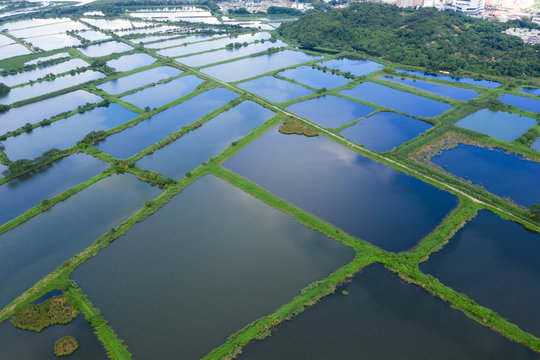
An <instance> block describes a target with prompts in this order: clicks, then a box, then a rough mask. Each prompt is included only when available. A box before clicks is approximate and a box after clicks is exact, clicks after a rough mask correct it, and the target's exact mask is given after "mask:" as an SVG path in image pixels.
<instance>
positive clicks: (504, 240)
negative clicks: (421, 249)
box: [420, 210, 540, 336]
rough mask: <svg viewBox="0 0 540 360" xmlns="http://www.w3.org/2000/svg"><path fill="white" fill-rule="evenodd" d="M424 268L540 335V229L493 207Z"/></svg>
mask: <svg viewBox="0 0 540 360" xmlns="http://www.w3.org/2000/svg"><path fill="white" fill-rule="evenodd" d="M420 269H421V270H422V271H423V272H425V273H428V274H431V275H433V276H435V277H437V278H438V279H439V280H440V281H441V282H442V283H443V284H445V285H447V286H450V287H451V288H453V289H455V290H456V291H459V292H461V293H465V294H467V295H468V296H469V297H471V298H472V299H473V300H475V301H476V302H477V303H479V304H480V305H482V306H485V307H488V308H490V309H493V310H494V311H496V312H498V313H499V314H500V315H501V316H503V317H504V318H506V319H508V320H509V321H510V322H512V323H514V324H516V325H518V326H519V327H520V328H521V329H523V330H525V331H528V332H530V333H532V334H534V335H536V336H540V313H539V312H538V299H539V298H540V281H538V279H539V278H540V234H539V233H534V232H532V231H529V230H527V229H525V228H524V227H523V226H521V225H519V224H517V223H514V222H512V221H509V220H504V219H502V218H500V217H499V216H497V215H495V214H493V213H492V212H489V211H487V210H481V211H480V212H479V213H478V215H477V216H476V218H474V219H473V220H471V221H470V222H469V223H468V224H466V225H465V227H464V228H462V229H461V230H460V231H459V232H458V233H457V234H456V235H455V236H454V237H453V238H452V239H451V240H450V242H449V243H448V244H447V245H445V247H444V248H443V249H442V250H440V251H439V252H436V253H434V254H432V255H431V256H430V258H429V260H428V261H427V262H425V263H423V264H421V265H420Z"/></svg>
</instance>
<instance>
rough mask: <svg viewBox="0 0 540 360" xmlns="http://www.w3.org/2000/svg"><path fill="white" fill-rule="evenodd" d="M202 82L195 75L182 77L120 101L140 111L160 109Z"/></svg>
mask: <svg viewBox="0 0 540 360" xmlns="http://www.w3.org/2000/svg"><path fill="white" fill-rule="evenodd" d="M202 82H203V80H202V79H200V78H198V77H196V76H195V75H188V76H183V77H181V78H178V79H174V80H171V81H169V82H167V83H164V84H157V85H155V86H151V87H148V88H146V89H143V90H141V91H138V92H136V93H133V94H130V95H127V96H124V97H123V98H122V100H124V101H127V102H128V103H131V104H134V105H137V106H138V107H140V108H141V109H144V108H145V107H146V106H149V107H150V108H151V109H153V108H158V107H161V106H163V105H165V104H168V103H170V102H171V101H173V100H176V99H179V98H181V97H182V96H184V95H187V94H189V93H190V92H192V91H193V90H195V88H196V87H197V86H199V85H200V84H201V83H202Z"/></svg>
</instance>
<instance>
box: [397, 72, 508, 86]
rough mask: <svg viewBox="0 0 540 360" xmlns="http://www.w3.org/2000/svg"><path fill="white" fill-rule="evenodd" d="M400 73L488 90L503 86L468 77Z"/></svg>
mask: <svg viewBox="0 0 540 360" xmlns="http://www.w3.org/2000/svg"><path fill="white" fill-rule="evenodd" d="M396 72H398V73H407V74H409V75H416V76H422V77H426V78H430V79H437V80H444V81H450V82H459V83H462V84H467V85H478V86H483V87H486V88H496V87H499V86H501V84H500V83H498V82H496V81H492V80H482V79H472V78H468V77H453V76H448V75H436V74H430V73H425V72H421V71H406V70H399V69H398V70H396Z"/></svg>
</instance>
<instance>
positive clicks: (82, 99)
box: [0, 90, 103, 134]
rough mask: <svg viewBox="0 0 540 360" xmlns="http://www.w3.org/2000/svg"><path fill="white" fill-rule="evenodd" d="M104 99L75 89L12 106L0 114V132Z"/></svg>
mask: <svg viewBox="0 0 540 360" xmlns="http://www.w3.org/2000/svg"><path fill="white" fill-rule="evenodd" d="M102 100H103V99H102V98H100V97H99V96H96V95H94V94H91V93H89V92H86V91H84V90H77V91H73V92H70V93H67V94H64V95H59V96H56V97H53V98H49V99H46V100H41V101H38V102H35V103H31V104H28V105H24V106H21V107H17V108H11V109H9V110H8V111H7V112H4V113H1V114H0V134H4V133H6V132H8V131H13V130H16V129H18V128H20V127H22V126H24V125H25V124H26V123H30V124H35V123H38V122H40V121H42V120H45V119H48V118H50V117H52V116H54V115H58V114H60V113H63V112H66V111H71V110H75V109H77V107H79V106H83V105H85V104H87V103H98V102H100V101H102Z"/></svg>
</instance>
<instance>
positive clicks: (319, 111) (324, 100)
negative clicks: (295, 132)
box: [287, 95, 375, 128]
mask: <svg viewBox="0 0 540 360" xmlns="http://www.w3.org/2000/svg"><path fill="white" fill-rule="evenodd" d="M287 110H288V111H290V112H293V113H295V114H297V115H300V116H302V117H305V118H306V119H308V120H311V121H313V122H315V123H317V124H319V125H321V126H324V127H326V128H337V127H340V126H342V125H345V124H347V123H350V122H352V121H354V120H356V119H358V118H361V117H364V116H366V115H367V114H369V113H371V112H373V111H375V109H374V108H372V107H371V106H367V105H364V104H361V103H359V102H356V101H353V100H349V99H344V98H341V97H338V96H333V95H325V96H319V97H316V98H312V99H309V100H304V101H301V102H298V103H296V104H293V105H290V106H288V107H287Z"/></svg>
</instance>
